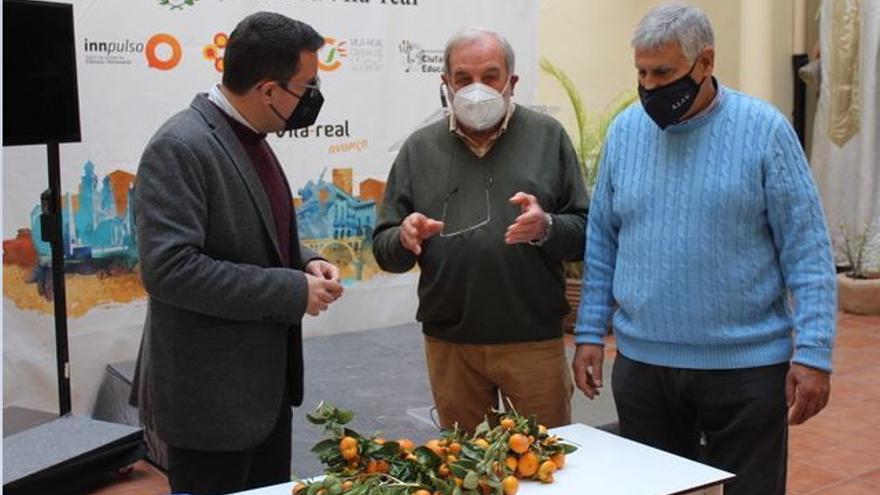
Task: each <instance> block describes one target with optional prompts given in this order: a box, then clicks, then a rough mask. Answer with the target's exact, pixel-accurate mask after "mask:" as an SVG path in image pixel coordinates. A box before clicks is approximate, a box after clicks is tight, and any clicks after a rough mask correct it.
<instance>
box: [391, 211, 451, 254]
mask: <svg viewBox="0 0 880 495" xmlns="http://www.w3.org/2000/svg"><path fill="white" fill-rule="evenodd" d="M442 230H443V222H440V221H437V220H434V219H431V218H428V217H426V216H425V215H423V214H421V213H410V214H409V215H408V216H407V217H406V218H404V219H403V222H402V223H401V224H400V244H402V245H403V247H404V248H406V249H407V250H409V251H411V252H412V253H413V254H415V255H416V256H418V255H420V254H422V241H424V240H425V239H428V238H430V237H433V236H435V235H437V234H439V233H440V232H441V231H442Z"/></svg>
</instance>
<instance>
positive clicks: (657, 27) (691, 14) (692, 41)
mask: <svg viewBox="0 0 880 495" xmlns="http://www.w3.org/2000/svg"><path fill="white" fill-rule="evenodd" d="M670 41H678V44H679V45H681V50H682V51H683V52H684V56H685V57H687V59H688V62H693V61H694V60H696V58H697V55H699V54H700V50H702V49H703V48H706V47H707V46H715V35H714V34H713V32H712V23H710V22H709V18H708V17H707V16H706V13H705V12H703V11H702V10H700V9H699V8H697V7H694V6H693V5H687V4H684V3H678V2H673V3H664V4H662V5H658V6H657V7H654V8H653V9H651V10H650V11H649V12H648V13H647V14H645V17H643V18H642V20H641V21H639V25H638V26H636V30H635V31H634V32H633V37H632V47H633V48H635V49H637V50H655V49H657V48H660V47H661V46H663V45H665V44H666V43H669V42H670Z"/></svg>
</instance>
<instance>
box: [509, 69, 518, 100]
mask: <svg viewBox="0 0 880 495" xmlns="http://www.w3.org/2000/svg"><path fill="white" fill-rule="evenodd" d="M517 82H519V76H518V75H516V74H514V75H512V76H510V96H513V89H514V88H515V87H516V83H517Z"/></svg>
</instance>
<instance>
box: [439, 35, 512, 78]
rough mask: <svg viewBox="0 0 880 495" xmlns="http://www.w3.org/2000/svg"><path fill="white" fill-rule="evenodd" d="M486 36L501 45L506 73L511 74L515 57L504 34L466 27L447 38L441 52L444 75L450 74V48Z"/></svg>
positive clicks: (452, 48)
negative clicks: (444, 47)
mask: <svg viewBox="0 0 880 495" xmlns="http://www.w3.org/2000/svg"><path fill="white" fill-rule="evenodd" d="M486 36H488V37H491V38H495V39H496V40H498V44H499V45H501V50H503V51H504V62H505V63H506V64H507V73H508V74H513V72H514V68H515V63H516V57H515V56H514V55H513V47H511V46H510V43H509V42H508V41H507V39H506V38H505V37H504V36H501V35H500V34H498V33H496V32H495V31H492V30H489V29H486V28H481V27H468V28H464V29H462V30H460V31H458V32H456V33H455V34H453V35H452V37H451V38H449V41H447V42H446V50H445V51H444V52H443V67H444V69H445V72H446V75H447V76H448V75H451V74H450V69H451V67H450V66H449V54H451V53H452V50H454V49H456V48H458V46H459V45H464V44H469V43H472V42H474V41H477V40H479V39H481V38H485V37H486Z"/></svg>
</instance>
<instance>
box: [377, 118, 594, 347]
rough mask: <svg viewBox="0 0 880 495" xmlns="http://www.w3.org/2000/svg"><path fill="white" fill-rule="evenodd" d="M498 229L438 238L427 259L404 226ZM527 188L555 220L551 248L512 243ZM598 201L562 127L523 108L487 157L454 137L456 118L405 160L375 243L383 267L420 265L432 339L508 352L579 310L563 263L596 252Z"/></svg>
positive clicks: (422, 317)
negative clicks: (591, 235) (407, 243)
mask: <svg viewBox="0 0 880 495" xmlns="http://www.w3.org/2000/svg"><path fill="white" fill-rule="evenodd" d="M487 187H488V190H489V210H490V212H489V213H490V215H489V216H490V217H491V220H490V222H489V223H488V224H487V225H484V226H482V227H480V228H477V229H474V230H471V231H468V232H465V233H463V234H461V235H457V236H453V237H445V238H444V237H441V236H434V237H432V238H430V239H427V240H426V241H424V242H423V243H422V254H421V255H420V256H418V257H416V256H415V255H414V254H412V253H411V252H410V251H408V250H406V249H404V248H403V246H402V245H401V244H400V238H399V230H400V223H401V222H402V221H403V219H404V218H406V216H407V215H409V214H410V213H412V212H420V213H423V214H425V215H426V216H428V217H429V218H433V219H435V220H443V219H444V218H443V206H444V199H445V198H447V196H448V202H447V208H446V217H445V222H446V225H445V231H446V232H455V231H459V230H462V229H465V228H467V227H470V226H473V225H476V224H478V223H480V221H481V220H484V219H485V218H486V217H487V212H486V193H485V191H486V189H487ZM519 191H522V192H526V193H529V194H533V195H535V196H536V197H537V198H538V202H539V203H540V204H541V207H542V208H543V209H544V210H545V211H546V212H547V213H550V214H552V215H553V228H552V230H551V234H550V237H549V239H548V240H547V242H545V243H544V245H543V246H541V247H537V246H531V245H529V244H514V245H507V244H505V243H504V232H505V230H506V229H507V227H508V226H509V225H510V224H512V223H513V222H514V220H515V219H516V217H517V216H519V215H520V207H519V206H517V205H512V204H510V202H509V201H508V200H509V199H510V197H511V196H513V195H514V194H515V193H517V192H519ZM586 216H587V194H586V192H585V189H584V185H583V180H582V179H581V175H580V173H579V170H578V163H577V157H576V155H575V151H574V149H573V148H572V145H571V142H570V141H569V139H568V136H567V135H566V133H565V131H564V129H563V128H562V126H561V125H560V124H559V123H558V122H557V121H556V120H554V119H552V118H551V117H548V116H545V115H542V114H540V113H537V112H535V111H532V110H529V109H527V108H525V107H521V106H520V107H517V108H516V111H515V112H514V113H513V116H512V117H511V120H510V122H509V124H508V128H507V131H506V132H505V133H504V134H502V135H501V137H500V138H499V139H498V141H497V142H496V143H495V145H494V146H493V148H492V149H491V150H490V151H489V153H488V154H487V155H486V156H485V157H483V158H479V157H477V156H476V155H475V154H474V153H473V152H472V151H471V150H470V149H469V148H468V147H467V145H466V144H465V143H463V142H462V140H461V139H459V138H457V137H456V136H454V135H453V134H452V133H451V132H450V131H449V123H448V121H447V120H446V119H443V120H440V121H439V122H435V123H433V124H430V125H428V126H426V127H424V128H422V129H420V130H418V131H416V132H415V133H413V135H412V136H410V137H409V138H408V139H407V141H406V142H405V143H404V145H403V148H402V149H401V150H400V154H399V155H398V156H397V159H396V160H395V161H394V165H393V167H392V168H391V172H390V175H389V177H388V184H387V188H386V190H385V201H384V204H383V206H382V209H381V211H380V213H379V221H378V222H377V225H376V230H375V232H374V234H373V253H374V254H375V256H376V260H377V261H378V263H379V266H380V267H382V269H384V270H387V271H390V272H396V273H399V272H405V271H407V270H409V269H411V268H412V267H413V266H414V265H415V263H416V262H418V264H419V267H420V268H421V276H420V278H419V289H418V291H419V309H418V313H417V315H416V317H417V319H418V320H419V321H420V322H422V324H423V328H424V332H425V333H426V334H427V335H430V336H433V337H437V338H439V339H443V340H447V341H452V342H466V343H476V344H496V343H506V342H525V341H537V340H546V339H551V338H557V337H559V336H561V334H562V330H561V328H562V327H561V320H562V317H563V315H564V314H565V313H566V312H567V311H568V304H567V302H566V300H565V295H564V285H565V284H564V276H563V270H562V261H563V260H580V259H582V258H583V253H584V227H585V225H586Z"/></svg>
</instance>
